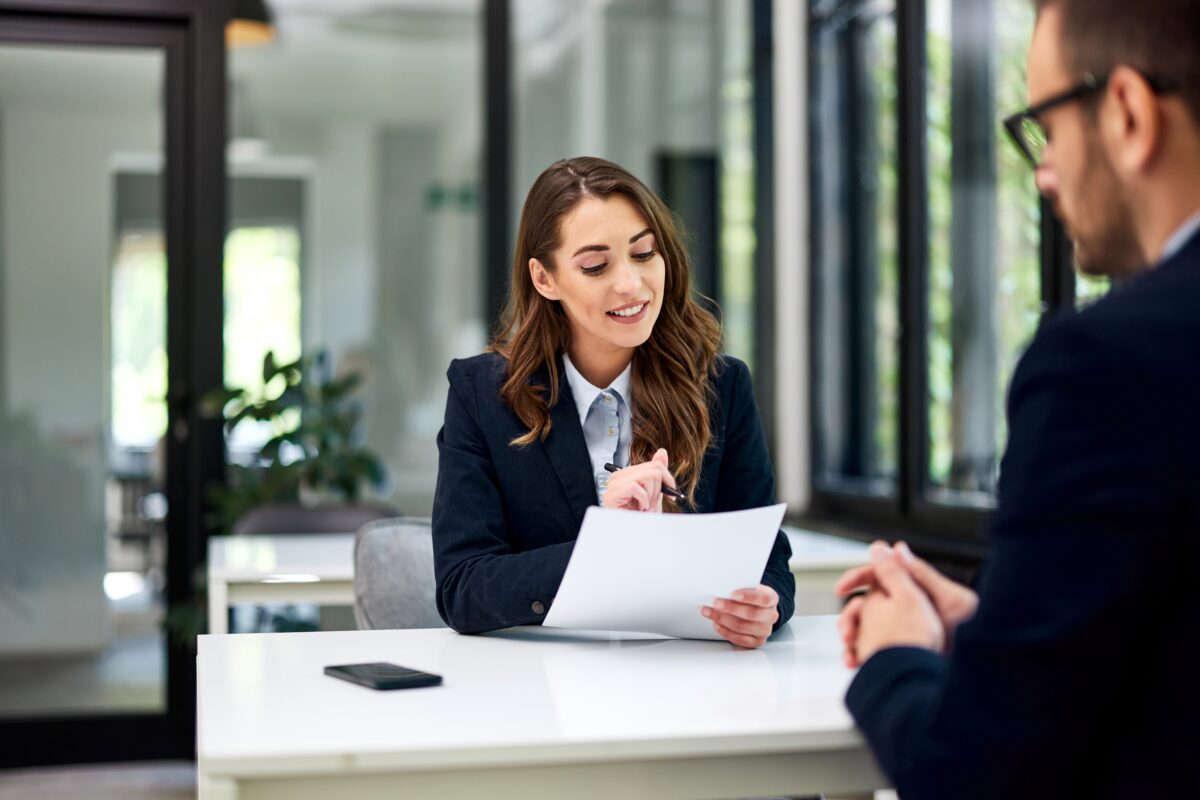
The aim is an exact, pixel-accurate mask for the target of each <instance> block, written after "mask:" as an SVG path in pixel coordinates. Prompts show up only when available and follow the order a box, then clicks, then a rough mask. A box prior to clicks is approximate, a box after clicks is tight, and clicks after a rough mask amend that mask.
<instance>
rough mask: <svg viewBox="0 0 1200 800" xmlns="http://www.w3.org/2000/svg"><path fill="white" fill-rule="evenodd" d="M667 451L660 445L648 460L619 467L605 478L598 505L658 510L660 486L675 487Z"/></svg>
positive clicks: (660, 509)
mask: <svg viewBox="0 0 1200 800" xmlns="http://www.w3.org/2000/svg"><path fill="white" fill-rule="evenodd" d="M668 466H669V465H668V461H667V451H666V450H664V449H662V448H661V447H660V448H659V449H658V452H657V453H655V454H654V457H653V458H651V459H650V460H649V461H645V462H642V463H641V464H635V465H633V466H631V467H625V468H624V469H619V470H617V471H616V472H614V473H613V474H612V477H611V478H609V479H608V488H607V489H605V490H604V499H603V501H602V503H601V504H602V505H603V506H604V507H605V508H625V509H629V510H631V511H662V487H663V486H664V485H666V486H670V487H671V488H672V489H674V488H676V487H675V476H673V475H672V474H671V470H670V469H668Z"/></svg>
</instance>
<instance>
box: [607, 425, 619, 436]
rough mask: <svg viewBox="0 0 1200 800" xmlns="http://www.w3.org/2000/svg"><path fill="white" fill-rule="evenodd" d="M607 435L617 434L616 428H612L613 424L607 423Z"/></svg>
mask: <svg viewBox="0 0 1200 800" xmlns="http://www.w3.org/2000/svg"><path fill="white" fill-rule="evenodd" d="M608 435H609V436H616V435H617V429H616V428H614V427H613V426H611V425H609V426H608Z"/></svg>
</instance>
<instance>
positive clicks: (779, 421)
mask: <svg viewBox="0 0 1200 800" xmlns="http://www.w3.org/2000/svg"><path fill="white" fill-rule="evenodd" d="M806 6H807V4H805V3H798V2H795V0H775V4H774V12H773V13H774V24H775V34H774V35H775V41H774V54H775V73H774V87H775V98H774V99H775V109H774V110H775V326H776V334H775V335H776V341H775V387H776V396H775V408H776V425H775V427H776V435H777V437H778V440H777V441H776V449H775V453H776V464H775V469H776V473H777V475H776V481H777V483H778V486H779V490H778V493H779V499H780V500H782V501H784V502H786V503H787V504H788V512H789V514H795V513H799V512H802V511H804V510H805V509H807V508H808V505H809V502H810V493H811V491H810V487H811V465H810V463H809V462H810V453H811V446H810V441H809V439H810V436H809V413H810V412H809V386H810V366H809V314H808V308H809V306H808V287H809V263H808V256H809V231H808V219H809V215H808V127H807V126H808V115H807V113H806V110H807V106H808V93H807V86H808V71H807V58H808V55H807V47H808V32H807V17H806V13H807V12H806Z"/></svg>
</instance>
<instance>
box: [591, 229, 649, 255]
mask: <svg viewBox="0 0 1200 800" xmlns="http://www.w3.org/2000/svg"><path fill="white" fill-rule="evenodd" d="M647 233H654V229H653V228H646V230H644V231H641V232H639V233H635V234H634V235H633V236H630V237H629V243H630V244H633V243H634V242H636V241H637V240H638V239H640V238H642V237H643V236H645V235H646V234H647ZM607 250H608V245H606V244H585V245H584V246H583V247H581V248H579V249H578V250H576V251H575V252H574V253H572V254H571V258H574V257H575V256H577V255H579V254H580V253H603V252H605V251H607Z"/></svg>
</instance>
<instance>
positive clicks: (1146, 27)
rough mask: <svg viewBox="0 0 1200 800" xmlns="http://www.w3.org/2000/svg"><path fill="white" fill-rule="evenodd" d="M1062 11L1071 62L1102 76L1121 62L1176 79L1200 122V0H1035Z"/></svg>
mask: <svg viewBox="0 0 1200 800" xmlns="http://www.w3.org/2000/svg"><path fill="white" fill-rule="evenodd" d="M1034 3H1035V5H1036V7H1037V12H1038V14H1039V15H1040V14H1041V13H1042V12H1043V11H1045V10H1046V9H1048V8H1057V9H1059V11H1060V12H1061V14H1062V46H1063V55H1064V58H1065V61H1066V64H1067V67H1068V68H1070V69H1071V70H1073V71H1075V72H1078V73H1079V74H1081V75H1082V74H1083V73H1084V72H1090V73H1092V74H1093V75H1096V76H1097V77H1099V76H1101V75H1104V74H1106V73H1107V72H1108V71H1109V70H1111V69H1113V68H1114V67H1117V66H1119V65H1122V64H1124V65H1127V66H1130V67H1133V68H1134V69H1136V70H1137V71H1138V72H1140V73H1142V74H1143V75H1152V76H1154V77H1156V78H1167V79H1169V80H1171V81H1174V82H1175V84H1176V86H1177V87H1178V88H1177V90H1176V91H1177V93H1178V95H1179V96H1180V97H1181V98H1182V99H1183V102H1184V104H1185V105H1186V106H1187V108H1188V111H1189V112H1191V115H1192V121H1193V122H1194V123H1196V124H1197V125H1200V0H1034Z"/></svg>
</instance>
